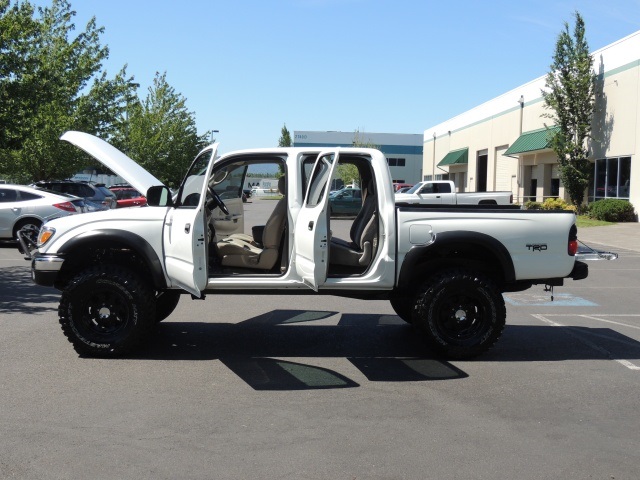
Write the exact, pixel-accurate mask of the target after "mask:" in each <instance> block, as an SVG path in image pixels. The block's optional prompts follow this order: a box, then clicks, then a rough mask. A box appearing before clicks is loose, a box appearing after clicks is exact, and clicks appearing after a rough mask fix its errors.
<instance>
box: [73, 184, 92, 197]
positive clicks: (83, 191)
mask: <svg viewBox="0 0 640 480" xmlns="http://www.w3.org/2000/svg"><path fill="white" fill-rule="evenodd" d="M76 195H78V196H79V197H94V196H95V192H94V191H93V189H92V188H91V187H90V186H88V185H78V193H77V194H76Z"/></svg>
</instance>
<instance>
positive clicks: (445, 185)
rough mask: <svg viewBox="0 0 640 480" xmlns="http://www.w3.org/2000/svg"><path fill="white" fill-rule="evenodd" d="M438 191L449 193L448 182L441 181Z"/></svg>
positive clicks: (449, 186)
mask: <svg viewBox="0 0 640 480" xmlns="http://www.w3.org/2000/svg"><path fill="white" fill-rule="evenodd" d="M438 192H439V193H451V185H449V184H448V183H441V184H440V188H439V189H438Z"/></svg>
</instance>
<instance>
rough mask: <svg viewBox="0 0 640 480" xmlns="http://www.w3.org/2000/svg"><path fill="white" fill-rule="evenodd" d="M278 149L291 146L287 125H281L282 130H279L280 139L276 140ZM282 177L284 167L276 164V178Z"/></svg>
mask: <svg viewBox="0 0 640 480" xmlns="http://www.w3.org/2000/svg"><path fill="white" fill-rule="evenodd" d="M278 146H279V147H290V146H291V134H290V133H289V130H287V124H286V123H285V124H284V125H282V130H280V138H279V139H278ZM282 175H284V165H283V164H282V163H278V173H277V174H276V177H278V178H280V177H281V176H282Z"/></svg>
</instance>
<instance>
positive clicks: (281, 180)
mask: <svg viewBox="0 0 640 480" xmlns="http://www.w3.org/2000/svg"><path fill="white" fill-rule="evenodd" d="M285 188H286V180H285V176H284V175H283V176H281V177H280V178H279V179H278V191H279V192H280V193H281V194H282V195H284V191H285Z"/></svg>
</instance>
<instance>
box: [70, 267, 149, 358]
mask: <svg viewBox="0 0 640 480" xmlns="http://www.w3.org/2000/svg"><path fill="white" fill-rule="evenodd" d="M155 313H156V309H155V293H154V290H153V289H152V288H150V286H149V285H148V284H147V283H146V282H144V281H143V280H142V279H141V278H140V277H139V276H138V275H137V274H135V273H134V272H132V271H131V270H128V269H126V268H124V267H120V266H116V265H97V266H93V267H89V268H88V269H86V270H84V271H83V272H81V273H79V274H78V275H76V276H75V277H74V278H73V279H72V280H71V281H70V282H69V284H68V285H67V287H66V288H65V290H64V291H63V292H62V296H61V298H60V306H59V307H58V315H59V317H60V326H61V327H62V331H63V332H64V334H65V335H66V337H67V338H68V340H69V341H70V342H71V343H72V345H73V347H74V349H75V350H76V352H78V353H79V354H81V355H86V356H90V357H116V356H119V355H122V354H124V353H127V352H130V351H131V350H133V348H134V347H136V346H137V345H138V344H139V343H140V342H141V341H142V340H143V339H144V338H145V337H146V336H147V335H148V334H149V333H150V331H151V329H152V327H153V326H154V325H155Z"/></svg>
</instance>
